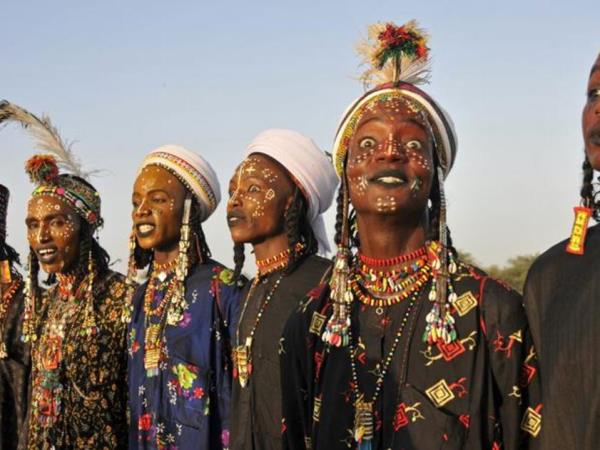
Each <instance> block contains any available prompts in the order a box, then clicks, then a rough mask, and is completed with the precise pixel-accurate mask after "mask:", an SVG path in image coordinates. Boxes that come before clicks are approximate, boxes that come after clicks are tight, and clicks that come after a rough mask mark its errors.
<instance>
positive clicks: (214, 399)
mask: <svg viewBox="0 0 600 450" xmlns="http://www.w3.org/2000/svg"><path fill="white" fill-rule="evenodd" d="M171 276H173V275H171ZM231 279H232V272H231V271H230V270H228V269H225V268H223V267H222V266H221V265H219V264H218V263H216V262H214V261H208V262H207V263H205V264H200V265H195V266H193V267H192V268H191V269H190V273H189V275H188V278H187V279H186V300H187V302H188V305H189V306H188V308H187V309H186V311H185V312H184V315H183V319H182V320H181V321H180V322H179V324H178V325H177V326H170V325H166V326H165V328H164V335H163V339H162V345H163V351H162V352H161V356H160V358H159V363H158V367H157V369H158V370H157V371H156V372H155V373H151V374H148V373H147V371H146V369H145V365H144V355H145V352H147V349H146V348H145V342H144V336H145V333H146V331H145V330H146V326H147V325H146V324H153V323H154V321H155V316H154V317H148V319H147V318H146V315H145V312H144V308H143V302H144V296H145V295H144V294H145V292H146V288H147V283H146V284H144V285H142V286H141V287H140V288H139V289H138V290H137V292H136V294H135V296H134V300H133V305H134V310H133V317H132V321H131V324H130V327H129V368H128V381H129V402H130V403H129V404H130V432H129V448H130V449H145V450H188V449H211V450H213V449H214V450H219V449H226V448H228V446H229V407H230V401H231V362H230V342H231V341H230V338H231V336H230V335H231V331H230V330H232V329H233V328H232V327H233V326H235V323H233V322H232V319H234V318H235V316H236V313H237V307H238V301H239V294H240V290H239V289H238V288H237V287H236V286H235V284H234V283H232V281H231ZM164 284H168V279H167V280H165V283H164ZM166 289H167V288H166V287H163V288H160V289H157V290H156V291H155V295H154V298H153V299H152V306H151V308H152V309H153V310H155V309H156V308H160V307H161V304H162V303H163V300H165V293H166ZM149 375H150V376H149Z"/></svg>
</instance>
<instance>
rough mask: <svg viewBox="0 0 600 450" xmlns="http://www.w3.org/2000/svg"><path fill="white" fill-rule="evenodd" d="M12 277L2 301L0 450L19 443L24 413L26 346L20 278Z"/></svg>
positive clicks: (27, 347)
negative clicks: (4, 352)
mask: <svg viewBox="0 0 600 450" xmlns="http://www.w3.org/2000/svg"><path fill="white" fill-rule="evenodd" d="M13 278H15V279H14V280H13V283H16V284H15V288H16V290H15V291H14V292H13V293H12V294H11V298H10V299H8V300H9V302H10V303H8V304H6V306H7V310H6V311H5V313H6V315H5V317H3V320H4V335H3V336H1V337H0V339H2V341H1V342H3V343H4V344H5V345H6V350H7V357H6V358H2V359H0V450H12V449H16V448H17V444H18V443H19V433H21V432H22V429H23V426H24V423H25V418H26V413H27V382H28V379H29V371H30V366H31V361H30V356H29V345H27V344H25V343H24V342H23V341H22V340H21V334H22V331H21V330H22V315H23V303H24V302H23V281H22V280H21V279H20V278H18V279H17V278H16V277H13ZM5 294H6V293H5ZM9 294H10V292H9ZM2 300H3V301H4V300H5V299H4V298H3V299H2Z"/></svg>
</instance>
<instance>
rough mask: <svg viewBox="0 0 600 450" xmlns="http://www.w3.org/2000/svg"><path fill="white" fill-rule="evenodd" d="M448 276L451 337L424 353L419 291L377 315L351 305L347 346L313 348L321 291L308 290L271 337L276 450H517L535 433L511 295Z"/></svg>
mask: <svg viewBox="0 0 600 450" xmlns="http://www.w3.org/2000/svg"><path fill="white" fill-rule="evenodd" d="M453 280H454V288H455V292H456V293H457V295H458V299H457V300H456V301H455V302H454V311H453V316H454V318H455V320H456V328H457V332H458V339H457V340H456V341H455V342H453V343H451V344H438V345H437V346H433V347H431V348H429V347H428V345H427V344H426V343H424V342H423V338H422V337H423V335H424V332H425V326H426V320H425V316H426V315H427V314H428V313H429V311H430V310H431V303H430V302H429V301H428V299H427V297H428V292H429V289H428V286H429V285H426V286H425V287H424V289H422V290H421V293H420V295H419V297H418V298H417V299H416V301H415V302H414V303H412V305H413V306H412V307H410V305H411V302H409V301H408V300H404V301H402V302H400V303H399V304H397V305H394V306H390V307H386V308H375V307H370V306H365V305H362V304H361V303H360V302H357V301H355V302H354V304H353V309H352V313H351V324H352V325H351V326H352V335H353V336H356V337H357V338H356V339H355V340H356V345H353V346H352V347H350V346H349V347H331V346H329V345H326V344H325V343H324V342H323V341H322V339H321V334H322V332H323V328H324V324H325V323H326V321H327V319H328V317H329V315H330V314H331V303H330V300H329V288H328V286H327V285H323V286H321V288H320V289H318V290H316V291H315V292H314V294H313V295H311V296H310V297H309V298H308V299H307V300H306V302H305V303H304V304H303V305H302V306H301V307H300V309H299V310H298V311H297V312H296V313H295V315H293V316H292V317H291V318H290V320H289V321H288V323H287V325H286V329H285V331H284V335H283V349H282V353H281V361H282V363H281V364H282V377H281V379H282V386H283V415H284V419H283V424H282V426H283V434H284V448H285V449H302V450H308V449H316V450H336V449H361V450H362V449H373V450H377V449H381V450H383V449H386V450H387V449H394V450H410V449H415V450H431V449H445V450H458V449H471V450H475V449H477V450H479V449H491V450H500V449H510V450H515V449H521V448H528V446H529V445H530V443H531V442H532V441H533V440H534V439H535V437H536V436H537V435H538V434H539V432H540V428H541V417H542V416H541V414H542V412H541V409H542V404H541V403H540V398H539V395H540V393H539V376H538V375H539V374H538V366H537V362H536V353H535V350H534V347H533V345H532V340H531V337H530V332H529V328H528V324H527V320H526V318H525V311H524V309H523V305H522V300H521V296H520V295H519V294H517V293H516V292H515V291H513V290H511V289H510V288H508V287H507V286H505V285H504V284H503V283H501V282H498V281H496V280H493V279H491V278H489V277H488V276H486V274H484V273H483V272H481V271H479V270H477V269H475V268H473V267H471V266H467V265H464V264H460V265H459V269H458V273H457V274H456V275H454V276H453ZM409 308H411V309H410V310H409ZM404 317H407V318H408V319H407V320H406V321H405V319H404ZM401 324H403V325H401ZM400 326H403V327H404V328H403V330H404V331H403V333H402V334H401V337H400V340H399V342H398V345H397V347H396V349H395V352H394V356H393V359H392V362H391V364H390V366H389V370H388V372H387V374H386V376H385V378H384V379H383V384H382V386H381V393H380V395H379V396H378V398H377V401H376V403H375V405H374V407H373V408H374V415H373V430H374V431H373V439H372V440H370V441H368V442H365V441H363V444H360V445H359V444H357V443H356V441H355V439H354V421H355V410H354V401H355V398H356V393H357V389H358V392H360V393H362V394H363V395H364V399H365V401H369V400H370V399H372V398H373V394H374V390H375V382H376V380H377V378H378V376H379V373H380V372H379V371H380V369H381V361H382V359H383V358H384V357H385V356H386V355H387V354H388V351H389V349H390V347H391V345H392V342H393V341H394V339H395V338H396V336H397V330H398V329H399V327H400ZM353 339H354V338H353ZM351 349H354V350H351ZM351 357H352V358H353V359H354V362H355V367H356V373H357V380H358V386H356V385H355V383H354V381H353V377H352V368H351Z"/></svg>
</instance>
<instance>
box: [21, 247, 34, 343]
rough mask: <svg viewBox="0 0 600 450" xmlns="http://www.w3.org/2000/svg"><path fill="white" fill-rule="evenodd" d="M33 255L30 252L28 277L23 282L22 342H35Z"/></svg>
mask: <svg viewBox="0 0 600 450" xmlns="http://www.w3.org/2000/svg"><path fill="white" fill-rule="evenodd" d="M32 259H33V255H32V253H31V252H30V253H29V258H28V261H27V270H28V272H29V275H28V277H27V280H26V281H25V289H24V294H25V311H24V312H23V334H22V336H21V340H22V341H23V342H35V341H36V340H37V336H36V334H35V318H34V315H35V293H34V292H33V280H32V278H33V273H32V272H33V271H32V270H31V267H32Z"/></svg>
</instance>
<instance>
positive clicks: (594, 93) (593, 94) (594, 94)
mask: <svg viewBox="0 0 600 450" xmlns="http://www.w3.org/2000/svg"><path fill="white" fill-rule="evenodd" d="M599 97H600V89H592V90H591V91H589V92H588V100H589V101H594V100H596V99H597V98H599Z"/></svg>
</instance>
